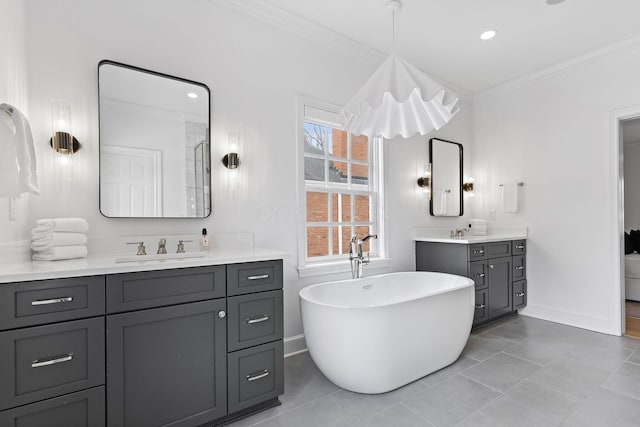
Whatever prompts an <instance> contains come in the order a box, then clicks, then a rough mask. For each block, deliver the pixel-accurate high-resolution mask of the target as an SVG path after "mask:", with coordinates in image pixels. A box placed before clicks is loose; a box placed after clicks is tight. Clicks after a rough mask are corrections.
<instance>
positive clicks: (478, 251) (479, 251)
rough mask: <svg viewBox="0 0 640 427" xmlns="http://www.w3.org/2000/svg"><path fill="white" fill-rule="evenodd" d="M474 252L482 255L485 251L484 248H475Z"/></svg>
mask: <svg viewBox="0 0 640 427" xmlns="http://www.w3.org/2000/svg"><path fill="white" fill-rule="evenodd" d="M473 253H474V255H482V254H483V253H484V249H475V250H474V251H473Z"/></svg>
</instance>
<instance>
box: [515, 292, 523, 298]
mask: <svg viewBox="0 0 640 427" xmlns="http://www.w3.org/2000/svg"><path fill="white" fill-rule="evenodd" d="M516 296H517V297H523V296H524V292H520V293H517V294H516Z"/></svg>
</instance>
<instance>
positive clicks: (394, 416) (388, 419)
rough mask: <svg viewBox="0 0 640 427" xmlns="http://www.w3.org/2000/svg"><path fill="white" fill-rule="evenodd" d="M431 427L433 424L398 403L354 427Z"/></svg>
mask: <svg viewBox="0 0 640 427" xmlns="http://www.w3.org/2000/svg"><path fill="white" fill-rule="evenodd" d="M391 426H393V427H433V424H431V423H429V422H427V421H425V420H423V419H422V418H420V417H419V416H417V415H416V414H414V413H413V412H411V410H409V408H407V407H406V406H404V405H403V404H401V403H399V404H396V405H393V406H391V407H389V408H387V409H385V410H383V411H382V412H379V413H377V414H376V415H375V416H374V417H372V418H370V419H367V420H360V421H359V422H358V424H356V425H355V426H354V427H391Z"/></svg>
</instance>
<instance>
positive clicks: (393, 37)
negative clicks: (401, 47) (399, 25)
mask: <svg viewBox="0 0 640 427" xmlns="http://www.w3.org/2000/svg"><path fill="white" fill-rule="evenodd" d="M391 40H392V43H393V45H392V47H391V52H392V53H396V11H395V10H394V11H393V12H391Z"/></svg>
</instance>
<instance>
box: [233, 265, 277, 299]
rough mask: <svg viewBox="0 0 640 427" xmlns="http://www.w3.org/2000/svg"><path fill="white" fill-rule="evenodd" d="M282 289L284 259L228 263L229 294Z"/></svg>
mask: <svg viewBox="0 0 640 427" xmlns="http://www.w3.org/2000/svg"><path fill="white" fill-rule="evenodd" d="M275 289H282V260H274V261H258V262H246V263H241V264H229V265H227V295H229V296H231V295H242V294H249V293H252V292H262V291H271V290H275Z"/></svg>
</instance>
